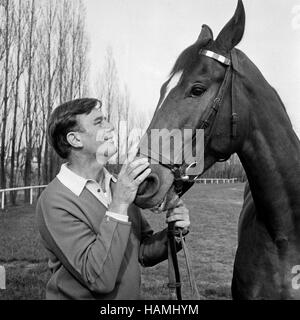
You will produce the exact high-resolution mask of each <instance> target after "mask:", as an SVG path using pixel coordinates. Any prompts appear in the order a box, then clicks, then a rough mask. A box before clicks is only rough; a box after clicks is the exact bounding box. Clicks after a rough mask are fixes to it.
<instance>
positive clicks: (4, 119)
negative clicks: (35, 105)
mask: <svg viewBox="0 0 300 320" xmlns="http://www.w3.org/2000/svg"><path fill="white" fill-rule="evenodd" d="M5 18H6V19H5V41H4V43H5V65H4V97H3V112H2V135H1V157H0V167H1V168H0V172H1V188H2V189H5V187H6V170H5V151H6V147H5V145H6V127H7V112H8V111H7V109H8V81H9V79H8V77H9V56H10V42H9V29H10V0H6V1H5Z"/></svg>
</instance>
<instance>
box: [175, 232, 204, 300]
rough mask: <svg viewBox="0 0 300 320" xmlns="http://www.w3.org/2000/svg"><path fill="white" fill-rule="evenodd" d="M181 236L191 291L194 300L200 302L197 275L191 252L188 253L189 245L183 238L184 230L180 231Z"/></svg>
mask: <svg viewBox="0 0 300 320" xmlns="http://www.w3.org/2000/svg"><path fill="white" fill-rule="evenodd" d="M179 234H180V241H181V245H182V248H183V252H184V257H185V262H186V268H187V271H188V276H189V281H190V286H191V290H192V296H193V299H194V300H200V293H199V291H198V287H197V283H196V280H195V275H194V272H193V268H192V263H191V259H190V255H189V251H188V248H187V245H186V243H185V240H184V238H183V235H182V230H180V231H179Z"/></svg>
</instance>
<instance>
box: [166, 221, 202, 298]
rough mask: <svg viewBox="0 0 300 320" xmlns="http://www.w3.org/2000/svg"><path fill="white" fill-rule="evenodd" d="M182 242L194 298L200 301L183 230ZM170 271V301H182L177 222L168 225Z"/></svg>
mask: <svg viewBox="0 0 300 320" xmlns="http://www.w3.org/2000/svg"><path fill="white" fill-rule="evenodd" d="M179 235H180V242H181V245H182V249H183V252H184V257H185V262H186V267H187V271H188V278H189V283H190V287H191V291H192V297H193V299H194V300H200V294H199V291H198V287H197V283H196V280H195V276H194V272H193V268H192V264H191V259H190V255H189V251H188V248H187V245H186V243H185V240H184V238H183V235H182V230H179ZM168 269H169V270H168V271H169V273H168V274H169V283H168V288H169V296H170V300H176V297H177V300H182V296H181V280H180V272H179V266H178V260H177V250H176V240H175V222H170V223H169V224H168Z"/></svg>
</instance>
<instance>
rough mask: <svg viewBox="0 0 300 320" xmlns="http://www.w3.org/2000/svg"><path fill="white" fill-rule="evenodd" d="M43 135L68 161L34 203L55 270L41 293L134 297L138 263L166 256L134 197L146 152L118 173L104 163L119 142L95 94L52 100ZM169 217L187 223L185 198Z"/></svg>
mask: <svg viewBox="0 0 300 320" xmlns="http://www.w3.org/2000/svg"><path fill="white" fill-rule="evenodd" d="M48 136H49V141H50V143H51V145H52V146H53V148H54V150H55V151H56V152H57V153H58V155H59V156H60V157H62V158H63V159H66V160H67V163H65V164H63V165H62V167H61V170H60V172H59V174H58V175H57V176H56V178H55V179H54V180H53V181H52V182H51V183H50V184H49V185H48V186H47V188H46V189H45V191H44V192H43V193H42V195H41V196H40V198H39V201H38V203H37V208H36V212H37V222H38V227H39V230H40V234H41V238H42V242H43V244H44V246H45V248H46V249H47V252H48V255H49V267H50V269H51V272H52V276H51V278H50V280H49V282H48V284H47V288H46V299H139V291H140V268H139V264H138V262H139V263H140V264H142V265H143V266H152V265H155V264H156V263H158V262H160V261H162V260H164V259H166V258H167V233H166V229H165V230H163V231H161V232H158V233H156V234H153V231H152V230H151V228H150V226H149V224H148V223H147V221H146V219H145V218H144V216H143V214H142V213H141V211H140V209H139V208H137V207H136V206H135V205H134V204H133V201H134V199H135V196H136V192H137V189H138V186H139V185H140V184H141V183H142V182H143V181H144V179H145V178H146V177H147V176H148V175H149V173H150V171H151V170H150V168H148V167H149V163H148V161H147V159H145V158H143V159H135V160H133V159H132V158H131V159H128V160H127V161H126V163H125V164H124V165H123V166H122V169H121V171H120V173H119V175H118V179H115V177H114V176H112V175H111V174H110V173H109V172H108V171H107V170H106V169H105V168H104V165H105V164H106V163H107V161H108V159H109V158H110V157H111V156H112V155H114V154H115V152H116V148H115V145H114V143H113V140H112V137H113V126H112V125H111V124H110V123H109V122H107V121H106V118H105V117H104V116H103V113H102V111H101V102H100V101H98V100H96V99H78V100H73V101H70V102H67V103H65V104H63V105H60V106H59V107H57V108H56V109H55V110H54V111H53V113H52V115H51V118H50V121H49V124H48ZM167 220H168V221H174V220H175V221H177V222H176V224H177V226H178V227H181V228H184V229H187V228H188V226H189V214H188V210H187V209H186V208H185V207H184V205H183V203H182V202H180V204H179V205H178V207H176V208H175V209H174V210H173V211H172V212H171V213H170V216H169V218H168V219H167ZM179 249H180V245H178V250H179Z"/></svg>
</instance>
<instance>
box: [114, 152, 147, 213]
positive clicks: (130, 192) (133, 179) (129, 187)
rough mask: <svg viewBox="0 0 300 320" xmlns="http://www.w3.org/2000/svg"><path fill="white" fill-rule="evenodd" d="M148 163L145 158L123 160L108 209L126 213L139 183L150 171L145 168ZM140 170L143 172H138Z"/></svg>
mask: <svg viewBox="0 0 300 320" xmlns="http://www.w3.org/2000/svg"><path fill="white" fill-rule="evenodd" d="M149 165H150V164H149V162H148V159H147V158H140V159H136V160H132V159H128V160H126V161H125V163H124V164H123V166H122V169H121V171H120V173H119V175H118V180H117V183H116V188H115V190H114V194H113V199H112V203H111V205H110V206H109V208H108V210H109V211H112V212H115V213H119V214H125V215H126V214H127V209H128V207H129V205H130V204H131V203H132V202H133V201H134V199H135V196H136V193H137V190H138V187H139V185H140V184H141V183H142V182H143V181H144V180H145V179H146V178H147V177H148V175H149V174H150V172H151V169H150V168H148V169H147V167H149ZM144 170H145V171H144ZM143 171H144V172H143ZM141 172H143V173H142V174H140V173H141Z"/></svg>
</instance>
